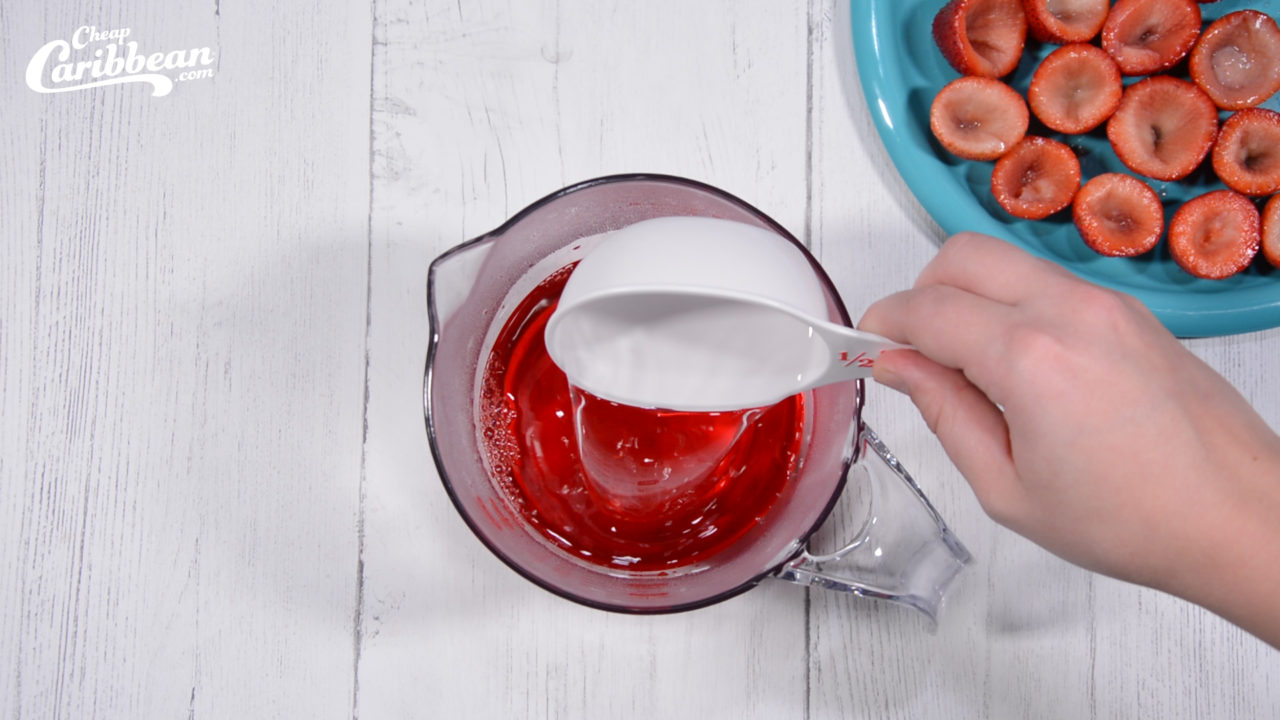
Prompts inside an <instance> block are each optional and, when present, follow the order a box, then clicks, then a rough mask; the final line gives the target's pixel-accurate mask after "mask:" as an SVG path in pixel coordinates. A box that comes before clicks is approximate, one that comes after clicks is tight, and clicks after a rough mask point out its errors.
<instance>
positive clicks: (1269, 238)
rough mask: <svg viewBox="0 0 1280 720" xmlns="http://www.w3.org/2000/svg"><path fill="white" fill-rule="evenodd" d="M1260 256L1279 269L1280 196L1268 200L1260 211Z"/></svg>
mask: <svg viewBox="0 0 1280 720" xmlns="http://www.w3.org/2000/svg"><path fill="white" fill-rule="evenodd" d="M1262 256H1263V257H1265V258H1266V259H1267V262H1269V263H1271V264H1272V265H1275V266H1276V267H1280V195H1276V196H1275V197H1273V198H1271V199H1270V200H1268V201H1267V209H1266V210H1263V211H1262Z"/></svg>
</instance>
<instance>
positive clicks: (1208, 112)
mask: <svg viewBox="0 0 1280 720" xmlns="http://www.w3.org/2000/svg"><path fill="white" fill-rule="evenodd" d="M1217 133H1218V109H1217V108H1216V107H1214V105H1213V101H1212V100H1210V99H1209V96H1208V95H1205V94H1204V92H1203V91H1201V90H1200V88H1198V87H1196V86H1195V85H1193V84H1191V83H1189V82H1186V81H1184V80H1177V79H1175V78H1171V77H1168V76H1167V75H1157V76H1155V77H1150V78H1147V79H1146V80H1142V81H1140V82H1137V83H1134V84H1133V85H1130V86H1129V87H1128V88H1127V89H1126V90H1125V91H1124V96H1123V97H1121V98H1120V107H1119V108H1117V109H1116V112H1115V114H1114V115H1112V116H1111V119H1110V120H1108V121H1107V138H1108V139H1110V140H1111V147H1112V149H1114V150H1115V152H1116V156H1117V157H1119V158H1120V161H1121V162H1123V163H1124V164H1125V165H1127V166H1128V167H1129V169H1131V170H1133V171H1134V172H1136V173H1141V174H1143V175H1146V176H1147V177H1152V178H1155V179H1157V180H1178V179H1180V178H1184V177H1186V176H1187V175H1189V174H1190V173H1191V171H1192V170H1195V169H1196V166H1198V165H1199V164H1200V162H1201V161H1202V160H1204V156H1205V155H1207V154H1208V153H1209V148H1211V147H1213V141H1214V138H1215V137H1216V136H1217Z"/></svg>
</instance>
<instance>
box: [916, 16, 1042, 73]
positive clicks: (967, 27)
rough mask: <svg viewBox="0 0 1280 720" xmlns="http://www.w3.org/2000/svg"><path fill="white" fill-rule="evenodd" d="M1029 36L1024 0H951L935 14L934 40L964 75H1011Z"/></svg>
mask: <svg viewBox="0 0 1280 720" xmlns="http://www.w3.org/2000/svg"><path fill="white" fill-rule="evenodd" d="M1026 40H1027V16H1026V14H1025V13H1024V12H1023V11H1022V2H1021V0H951V2H949V3H947V4H946V5H945V6H943V8H942V9H941V10H939V11H938V14H937V15H935V16H934V18H933V41H934V42H935V43H936V44H937V45H938V49H939V50H941V51H942V56H943V57H945V58H946V59H947V62H949V63H951V67H953V68H955V69H956V72H958V73H960V74H961V75H980V76H982V77H991V78H998V77H1004V76H1005V75H1008V74H1009V73H1011V72H1013V69H1014V68H1015V67H1017V66H1018V60H1019V59H1020V58H1021V57H1022V46H1023V44H1024V43H1026Z"/></svg>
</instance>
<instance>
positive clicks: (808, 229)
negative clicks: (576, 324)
mask: <svg viewBox="0 0 1280 720" xmlns="http://www.w3.org/2000/svg"><path fill="white" fill-rule="evenodd" d="M853 1H854V2H857V1H859V0H853ZM790 5H791V6H790V7H788V4H787V3H779V2H769V1H768V0H755V1H752V2H744V1H743V0H697V1H695V0H661V1H658V0H645V1H644V2H636V1H634V0H632V1H630V2H625V1H616V0H537V1H534V0H520V1H519V2H511V1H508V2H497V1H496V0H494V1H489V0H375V1H374V2H373V3H372V5H370V2H369V0H365V2H327V3H311V4H308V5H307V6H305V7H304V6H303V4H302V3H293V2H263V1H256V2H249V1H248V0H204V1H202V2H198V3H188V2H167V1H161V0H98V1H97V2H91V3H75V2H70V0H51V1H50V2H48V3H36V2H19V0H12V1H10V0H5V2H4V4H3V5H0V58H2V60H0V68H3V81H2V82H0V113H2V114H0V241H2V242H3V245H2V246H0V290H2V292H0V363H2V366H0V398H2V399H3V412H2V414H0V427H2V431H3V435H2V436H0V716H2V717H6V718H15V719H17V718H42V719H43V718H176V717H191V718H235V719H240V718H256V717H284V718H345V717H356V716H358V717H360V718H362V719H364V720H372V719H378V718H416V717H421V718H463V717H467V718H471V717H474V718H524V717H530V718H613V717H646V718H769V719H774V718H837V717H840V718H846V717H850V718H852V717H856V718H864V717H865V718H871V717H875V718H908V717H910V718H1024V717H1025V718H1113V717H1150V718H1176V717H1188V718H1190V717H1195V718H1249V717H1257V718H1275V717H1280V653H1277V652H1276V651H1274V650H1271V649H1269V648H1267V647H1266V646H1264V645H1262V644H1261V643H1259V642H1257V641H1256V640H1254V639H1252V638H1251V637H1249V636H1248V635H1246V634H1244V633H1242V632H1240V631H1239V630H1237V629H1235V628H1233V627H1232V626H1230V625H1228V624H1227V623H1225V622H1223V621H1221V620H1219V619H1217V618H1216V617H1214V616H1212V615H1210V614H1208V613H1206V612H1204V611H1201V610H1199V609H1197V608H1195V607H1191V606H1189V605H1187V604H1185V603H1182V602H1180V601H1178V600H1175V599H1172V598H1169V597H1167V596H1162V595H1160V594H1158V593H1156V592H1153V591H1149V590H1144V589H1141V588H1137V587H1133V586H1129V585H1125V584H1122V583H1119V582H1115V581H1112V580H1109V579H1105V578H1100V577H1095V576H1091V575H1090V574H1088V573H1085V572H1083V571H1081V570H1078V569H1075V568H1073V567H1071V566H1069V565H1067V564H1065V563H1063V562H1061V561H1059V560H1057V559H1056V558H1054V557H1052V556H1050V555H1048V554H1047V553H1045V552H1043V551H1041V550H1039V549H1038V548H1036V547H1035V546H1033V545H1031V544H1030V543H1028V542H1026V541H1024V540H1022V539H1021V538H1019V537H1017V536H1015V535H1013V534H1011V533H1009V532H1006V531H1004V530H1002V529H1001V528H999V527H997V526H996V525H994V524H993V523H992V522H991V521H989V520H988V519H987V518H986V517H985V516H984V515H983V514H982V513H981V510H980V509H979V507H978V505H977V503H976V501H975V500H974V499H973V497H972V495H971V493H970V491H969V489H968V487H967V486H966V485H965V483H964V481H963V479H962V478H961V477H960V476H959V475H958V474H957V472H956V471H955V470H954V468H952V467H951V465H950V464H949V462H948V461H947V459H946V457H945V455H944V454H943V453H942V451H941V449H940V447H939V445H938V444H937V442H936V440H935V439H934V438H933V437H932V436H931V435H930V434H929V432H928V430H927V429H926V428H925V426H924V423H923V422H922V421H921V420H920V419H919V417H918V416H917V415H916V413H915V412H914V410H913V408H912V407H911V406H910V404H909V402H907V401H906V399H905V398H903V397H900V396H897V395H895V394H893V393H891V392H888V391H885V390H883V389H880V388H872V389H871V391H870V393H871V394H870V398H869V411H868V417H869V420H870V422H871V424H872V425H873V426H875V427H876V428H877V430H879V431H880V433H881V435H882V436H883V437H885V438H886V439H887V441H888V442H889V444H890V445H891V446H892V447H893V448H894V449H895V450H896V451H897V452H898V454H899V455H900V457H902V458H903V459H904V461H905V462H906V464H907V465H908V467H910V468H911V469H912V470H913V471H914V473H915V474H916V475H917V476H918V478H919V479H920V480H921V482H922V484H923V485H924V487H925V489H926V491H927V492H928V493H929V494H930V496H931V497H932V499H933V500H934V502H935V504H936V505H937V506H938V508H939V510H940V511H941V512H942V513H943V515H944V516H945V517H947V518H948V519H949V520H950V522H951V524H952V525H953V526H954V527H955V529H956V531H957V533H958V534H959V535H960V536H961V537H962V538H963V539H964V540H965V542H966V543H967V544H968V546H969V548H970V549H971V550H972V551H973V552H974V555H975V556H976V558H977V563H976V564H975V565H974V566H973V567H972V570H971V571H970V572H968V573H967V575H966V576H964V578H963V580H962V581H961V582H960V584H959V586H958V588H957V590H956V592H955V594H954V595H953V596H952V598H951V601H950V606H949V609H948V613H947V615H946V616H945V618H944V622H943V626H942V628H941V630H940V631H939V633H938V634H937V635H934V636H931V635H929V634H927V633H925V632H924V630H923V626H922V623H921V622H920V621H919V620H918V619H917V618H916V617H914V616H912V615H911V614H909V613H908V612H907V611H903V610H899V609H897V608H893V607H885V606H880V605H876V604H873V603H870V602H868V601H863V600H859V599H856V598H852V597H847V596H837V595H834V594H830V593H826V592H821V591H816V590H815V591H812V592H809V591H805V590H802V589H799V588H797V587H792V586H787V585H783V584H781V583H765V584H764V585H762V586H761V587H759V588H757V589H756V590H754V591H752V592H750V593H748V594H746V595H743V596H740V597H738V598H736V599H733V600H730V601H728V602H725V603H723V604H720V605H717V606H714V607H711V608H707V609H704V610H699V611H696V612H692V613H686V614H682V615H675V616H662V617H629V616H619V615H612V614H606V613H602V612H598V611H593V610H588V609H586V608H582V607H579V606H577V605H573V604H571V603H568V602H566V601H563V600H560V599H558V598H555V597H553V596H551V595H549V594H547V593H545V592H543V591H541V590H539V589H537V588H535V587H533V586H532V585H530V584H528V583H526V582H525V581H523V580H522V579H520V578H519V577H517V576H516V575H515V574H514V573H513V572H511V571H510V570H508V569H507V568H506V567H505V566H504V565H502V564H501V563H500V562H499V561H498V560H496V559H495V558H494V557H493V556H491V555H490V554H489V553H488V552H487V551H486V550H485V549H484V548H483V547H482V546H481V545H480V543H479V542H478V541H477V540H476V539H475V538H474V537H473V536H472V535H471V534H470V533H469V532H468V530H467V529H466V527H465V526H464V524H463V522H462V521H461V520H460V518H459V517H458V516H457V514H456V513H455V512H454V509H453V507H452V506H451V505H450V503H449V501H448V499H447V497H446V495H445V492H444V490H443V489H442V487H441V485H440V483H439V480H438V479H437V477H436V473H435V469H434V466H433V464H432V462H431V458H430V455H429V452H428V448H427V442H426V438H425V436H424V430H423V421H422V404H421V397H422V396H421V382H422V367H423V359H424V355H425V352H426V346H427V321H426V313H425V279H426V270H427V265H428V263H429V262H430V261H431V259H432V258H433V257H435V256H436V255H437V254H438V253H440V252H442V251H444V250H445V249H447V248H449V247H451V246H453V245H455V244H457V243H459V242H461V241H463V240H465V239H467V238H469V237H473V236H475V235H478V234H480V233H482V232H484V231H486V230H489V229H491V228H492V227H494V226H496V225H497V224H499V223H500V222H501V221H502V220H504V219H505V218H507V217H508V216H510V215H511V214H513V213H514V212H516V211H517V210H519V209H520V208H522V207H524V206H525V205H526V204H528V203H530V202H532V201H533V200H536V199H537V198H539V197H541V196H543V195H545V194H547V193H549V192H551V191H553V190H555V189H557V188H560V187H562V186H564V185H567V184H570V183H572V182H575V181H578V180H583V179H587V178H590V177H595V176H600V175H606V174H611V173H617V172H638V171H649V172H661V173H670V174H675V175H682V176H686V177H691V178H694V179H698V180H702V181H705V182H708V183H710V184H712V185H716V186H719V187H721V188H724V189H726V190H728V191H730V192H732V193H734V194H736V195H738V196H740V197H742V198H744V199H746V200H747V201H748V202H751V203H753V204H755V205H757V206H758V207H760V208H762V209H763V210H765V211H766V212H768V213H769V214H770V215H772V216H773V217H774V218H776V219H777V220H779V221H780V222H781V223H782V224H784V225H785V226H787V227H788V228H790V229H791V230H792V231H793V232H794V233H795V234H796V235H797V236H799V237H801V238H803V239H804V240H805V241H806V242H807V243H808V244H809V246H810V247H811V248H812V249H813V251H814V252H815V253H816V254H817V255H818V256H819V257H820V259H821V260H822V261H823V263H824V264H825V266H826V267H827V269H828V270H829V272H830V273H831V275H832V276H833V277H834V279H835V281H836V283H837V285H838V286H839V288H840V290H841V292H842V293H843V295H844V299H845V301H846V303H847V304H848V306H849V307H850V309H851V311H852V312H853V313H854V314H855V315H857V314H859V313H860V312H861V311H862V310H863V309H864V308H865V307H866V306H867V305H868V304H869V303H871V302H872V301H873V300H875V299H876V298H878V297H881V296H883V295H885V294H888V293H890V292H893V291H895V290H898V289H901V288H904V287H907V286H908V285H909V284H910V283H911V281H912V280H913V278H914V277H915V275H916V273H917V272H918V271H919V270H920V268H921V267H922V266H923V265H924V264H925V263H926V262H927V261H928V260H929V258H930V257H931V256H932V255H933V254H934V253H935V252H936V250H937V246H938V244H939V242H940V241H941V234H940V232H939V230H938V228H937V227H936V226H935V225H934V224H933V223H932V221H931V220H930V219H929V218H928V217H927V216H926V215H925V213H924V212H923V211H922V210H921V208H920V206H919V205H918V204H917V202H916V201H915V199H914V198H913V197H912V195H911V194H910V192H909V191H908V190H907V189H906V187H905V186H904V185H903V183H902V181H901V179H900V178H899V176H898V175H897V174H896V172H895V171H894V169H893V167H892V165H891V164H890V162H889V160H888V158H887V156H886V154H885V152H884V149H883V147H882V145H881V144H880V140H879V138H878V137H877V135H876V133H875V130H874V128H873V127H872V124H871V120H870V116H869V114H868V110H867V107H866V104H865V102H864V100H863V98H862V95H861V90H860V87H859V83H858V79H857V75H856V72H855V69H854V61H853V52H852V46H851V39H850V32H849V9H848V7H847V6H846V3H843V2H837V1H836V0H810V1H809V3H808V5H807V6H805V5H804V4H802V3H791V4H790ZM81 26H94V27H96V28H97V29H99V30H104V29H106V28H129V29H130V30H131V35H130V37H129V38H128V39H129V40H135V41H137V42H138V43H139V45H140V49H141V50H142V51H146V52H168V51H170V50H175V49H188V48H199V47H206V46H207V47H210V48H211V49H212V50H214V51H215V52H216V63H215V65H214V66H213V67H214V68H215V73H213V76H212V77H210V78H203V79H198V80H191V81H189V82H177V83H175V85H174V89H173V91H172V92H171V93H170V94H169V95H167V96H164V97H153V96H151V95H150V89H149V86H146V85H143V84H138V83H132V84H124V85H114V86H109V87H100V88H96V89H90V90H81V91H76V92H69V93H61V94H39V93H36V92H33V91H32V90H30V89H29V88H28V87H27V86H26V84H25V83H24V82H23V74H24V72H25V69H26V67H27V63H28V62H29V61H30V59H31V57H32V56H33V54H34V53H35V52H36V51H37V50H38V49H39V48H40V47H41V46H42V45H44V44H45V43H47V42H49V41H52V40H55V39H60V38H61V39H69V38H70V37H71V36H72V34H73V33H74V32H75V31H76V29H77V28H79V27H81ZM92 49H93V46H90V47H89V48H88V50H76V52H77V53H81V57H83V56H84V55H83V54H84V53H86V52H91V51H92ZM171 74H172V73H171ZM1189 345H1190V346H1191V348H1192V349H1193V350H1195V351H1196V352H1197V353H1199V354H1200V355H1201V356H1202V357H1204V358H1205V359H1206V360H1208V361H1209V363H1211V364H1212V365H1213V366H1214V367H1215V368H1217V369H1218V370H1219V371H1221V372H1222V373H1224V374H1225V375H1226V376H1227V377H1228V378H1229V379H1230V380H1231V381H1232V382H1233V383H1234V384H1235V385H1236V386H1237V387H1239V388H1240V389H1241V390H1242V391H1243V392H1244V393H1245V395H1246V396H1247V397H1248V398H1249V399H1250V400H1251V401H1252V402H1253V403H1254V404H1255V406H1256V407H1257V408H1258V409H1259V410H1260V411H1261V412H1262V413H1263V414H1264V416H1265V417H1266V418H1267V420H1268V421H1269V422H1270V423H1271V424H1272V425H1273V426H1280V377H1277V373H1276V361H1275V358H1276V357H1277V356H1278V355H1280V332H1278V331H1268V332H1263V333H1257V334H1253V335H1247V336H1238V337H1228V338H1217V339H1207V340H1198V341H1195V342H1191V343H1189Z"/></svg>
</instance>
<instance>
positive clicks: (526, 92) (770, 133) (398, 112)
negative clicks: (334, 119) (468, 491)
mask: <svg viewBox="0 0 1280 720" xmlns="http://www.w3.org/2000/svg"><path fill="white" fill-rule="evenodd" d="M376 33H377V46H376V53H375V58H374V67H375V79H374V153H375V166H374V178H375V180H374V206H373V228H374V233H373V238H374V239H373V282H372V287H373V295H372V308H371V317H372V328H371V336H370V372H369V377H370V398H369V444H368V457H369V465H368V480H367V485H366V493H367V499H366V516H365V525H364V527H365V554H364V568H365V580H364V589H365V606H364V611H363V616H364V618H365V622H364V625H363V638H364V642H363V645H362V650H361V656H360V670H359V673H360V674H359V698H358V709H359V715H360V717H361V718H363V719H365V720H371V719H377V718H402V717H536V718H575V717H581V718H596V717H642V716H648V717H664V718H704V717H740V718H753V717H759V718H777V717H798V716H799V715H800V714H801V713H802V712H803V707H804V702H805V690H804V688H805V684H804V674H805V662H804V654H805V636H804V632H805V622H804V592H803V591H802V590H799V589H797V588H793V587H787V586H781V585H771V586H766V587H763V588H759V589H757V590H755V591H753V592H751V593H748V594H747V595H745V596H741V597H739V598H736V599H734V600H731V601H729V602H726V603H723V604H721V605H718V606H715V607H712V608H708V609H705V610H700V611H696V612H692V613H687V614H682V615H677V616H670V617H647V618H646V617H625V616H616V615H611V614H606V613H602V612H599V611H595V610H589V609H586V608H582V607H579V606H577V605H574V604H571V603H569V602H567V601H564V600H561V599H559V598H555V597H552V596H551V595H549V594H547V593H545V592H543V591H542V590H539V589H537V588H535V587H533V586H532V585H530V584H529V583H527V582H525V581H524V580H522V579H521V578H519V577H518V576H516V574H515V573H513V572H512V571H510V570H508V569H507V568H506V567H504V566H503V565H502V564H501V563H500V562H499V561H498V560H496V559H495V558H494V557H493V556H491V555H490V554H489V553H488V551H486V550H485V549H484V548H483V547H482V546H481V545H480V543H479V541H478V540H476V539H475V538H474V537H473V536H472V535H471V534H470V532H469V531H468V530H467V529H466V527H465V526H464V525H463V523H462V521H461V520H460V519H459V518H458V516H457V513H456V512H455V510H454V509H453V507H452V505H451V504H450V503H449V500H448V498H447V497H446V495H445V493H444V490H443V489H442V487H441V486H440V484H439V480H438V479H437V477H436V474H435V469H434V467H433V465H432V463H431V460H430V457H429V455H428V451H427V447H426V443H425V439H424V430H423V420H422V405H421V400H420V398H421V385H422V362H423V358H424V357H425V353H426V348H427V324H426V314H425V307H424V305H425V293H424V290H425V282H426V270H427V265H428V263H429V262H430V260H431V259H432V258H433V257H434V256H435V255H436V254H438V253H440V252H442V251H444V250H445V249H447V248H449V247H451V246H453V245H455V244H458V243H460V242H461V241H463V240H465V239H467V238H469V237H472V236H475V235H478V234H480V233H482V232H485V231H488V230H490V229H492V228H494V227H496V226H497V225H498V224H499V223H501V222H502V221H503V220H505V219H506V218H507V217H509V216H510V215H512V214H514V213H515V212H517V211H518V210H519V209H521V208H522V207H524V206H525V205H527V204H528V203H530V202H532V201H534V200H536V199H537V198H539V197H541V196H543V195H545V194H547V193H549V192H551V191H553V190H556V189H558V188H560V187H562V186H564V185H567V184H570V183H572V182H575V181H579V180H584V179H587V178H591V177H596V176H601V175H607V174H611V173H618V172H641V171H649V172H666V173H673V174H678V175H684V176H688V177H692V178H695V179H700V180H704V181H707V182H710V183H712V184H715V185H718V186H720V187H723V188H725V189H727V190H729V191H731V192H734V193H736V194H739V195H740V196H741V197H743V198H745V199H747V200H748V201H751V202H755V203H758V204H759V205H760V206H762V207H764V208H766V209H767V211H768V212H770V213H771V214H773V215H774V216H775V217H776V218H778V219H779V220H780V221H782V222H784V223H786V224H788V225H789V226H790V227H792V228H793V229H796V230H797V231H799V230H800V228H802V226H803V218H804V211H805V180H804V178H805V165H804V158H805V152H804V149H805V145H804V143H805V123H806V92H805V48H806V26H805V23H804V13H803V12H799V13H796V12H792V11H783V10H781V9H780V8H779V7H777V6H776V4H771V3H768V2H750V3H742V2H733V1H729V0H725V1H723V2H706V3H696V4H695V3H687V2H676V1H674V0H673V1H669V2H647V3H600V2H586V1H582V2H568V1H565V2H558V3H557V2H546V3H536V4H535V3H524V2H466V3H454V2H444V1H436V2H427V3H417V2H408V1H406V0H380V2H379V3H378V15H377V24H376ZM459 411H461V412H467V410H466V409H465V408H460V409H459Z"/></svg>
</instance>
